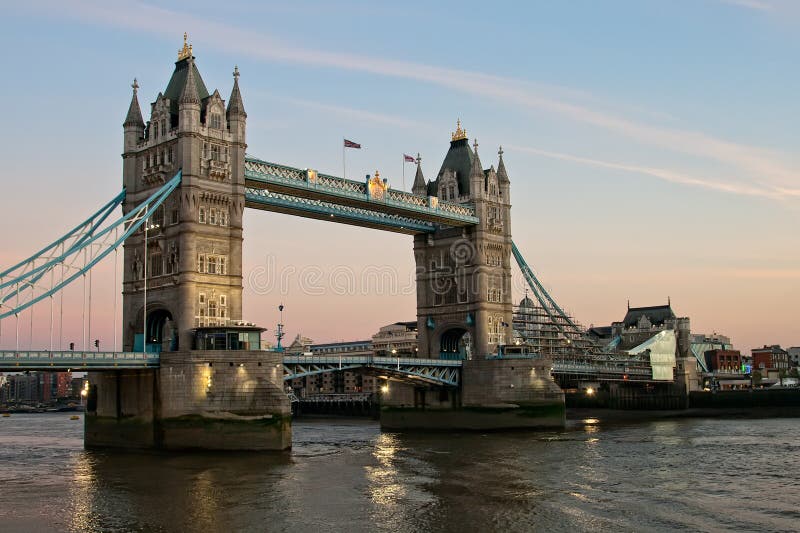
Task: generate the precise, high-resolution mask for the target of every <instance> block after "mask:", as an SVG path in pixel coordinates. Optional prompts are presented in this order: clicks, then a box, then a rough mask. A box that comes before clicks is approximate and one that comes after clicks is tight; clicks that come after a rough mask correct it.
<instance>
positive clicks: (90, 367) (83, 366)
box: [0, 351, 654, 387]
mask: <svg viewBox="0 0 800 533" xmlns="http://www.w3.org/2000/svg"><path fill="white" fill-rule="evenodd" d="M490 358H498V356H491V357H490ZM503 358H505V359H531V358H534V359H539V358H541V356H537V355H506V356H504V357H503ZM159 364H160V361H159V354H157V353H146V354H145V353H142V352H73V351H19V352H16V351H0V372H24V371H28V370H39V371H52V372H63V371H68V370H72V371H93V372H99V371H111V370H123V369H145V368H158V367H159ZM283 365H284V370H283V379H284V381H288V380H291V379H294V378H300V377H305V376H313V375H318V374H324V373H326V372H334V371H337V370H357V369H366V370H367V371H369V372H371V373H377V374H379V375H382V376H384V375H385V376H386V377H391V378H396V379H404V380H407V381H418V382H420V383H429V384H434V385H444V386H449V387H457V386H458V385H459V384H460V379H461V372H460V370H461V366H462V361H461V360H453V359H422V358H403V357H375V356H341V357H340V356H304V355H285V356H284V358H283ZM553 374H554V375H565V376H574V377H576V378H580V379H593V380H599V381H630V382H654V380H653V377H652V371H651V370H650V367H649V366H646V365H644V364H642V363H641V362H638V364H633V362H632V361H625V360H619V361H611V360H609V361H595V362H579V361H559V360H556V361H554V363H553Z"/></svg>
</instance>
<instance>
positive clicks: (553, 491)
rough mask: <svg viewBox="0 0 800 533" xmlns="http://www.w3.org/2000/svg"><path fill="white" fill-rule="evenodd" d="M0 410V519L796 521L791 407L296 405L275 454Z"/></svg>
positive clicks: (669, 525) (713, 526)
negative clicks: (515, 411)
mask: <svg viewBox="0 0 800 533" xmlns="http://www.w3.org/2000/svg"><path fill="white" fill-rule="evenodd" d="M82 431H83V420H82V419H81V420H79V421H74V420H70V419H69V414H55V413H54V414H33V415H21V414H15V415H13V416H11V417H9V418H0V459H1V461H0V530H2V531H5V532H10V531H204V532H208V531H291V532H304V531H589V530H591V531H666V530H675V529H689V530H695V531H720V530H737V531H743V530H751V531H767V530H769V531H796V530H797V524H798V523H799V522H798V520H800V483H798V482H797V478H798V477H799V476H800V419H796V418H782V419H738V420H719V419H680V420H659V421H649V422H631V423H622V424H620V423H617V424H614V425H606V424H601V423H598V421H597V420H594V419H586V420H583V421H572V422H570V423H569V426H568V429H567V430H566V431H563V432H547V433H491V434H479V433H459V434H434V435H399V434H387V433H381V432H380V430H379V428H378V426H377V424H376V423H375V422H372V421H365V420H347V419H329V420H299V421H295V423H294V447H293V450H292V451H291V453H285V454H267V455H263V454H262V455H257V454H236V453H220V454H205V453H188V454H149V453H141V454H140V453H116V452H113V453H112V452H96V451H86V450H84V449H83V441H82Z"/></svg>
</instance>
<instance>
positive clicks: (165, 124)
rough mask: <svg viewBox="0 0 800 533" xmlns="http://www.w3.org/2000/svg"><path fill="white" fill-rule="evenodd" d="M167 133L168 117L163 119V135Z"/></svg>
mask: <svg viewBox="0 0 800 533" xmlns="http://www.w3.org/2000/svg"><path fill="white" fill-rule="evenodd" d="M166 134H167V121H166V119H163V118H162V119H161V135H166Z"/></svg>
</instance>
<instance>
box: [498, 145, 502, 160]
mask: <svg viewBox="0 0 800 533" xmlns="http://www.w3.org/2000/svg"><path fill="white" fill-rule="evenodd" d="M497 155H499V156H500V157H503V147H502V146H501V147H500V149H499V150H498V151H497Z"/></svg>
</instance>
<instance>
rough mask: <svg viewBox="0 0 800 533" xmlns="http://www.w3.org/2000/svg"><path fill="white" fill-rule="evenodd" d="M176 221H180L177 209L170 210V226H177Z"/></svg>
mask: <svg viewBox="0 0 800 533" xmlns="http://www.w3.org/2000/svg"><path fill="white" fill-rule="evenodd" d="M178 220H180V216H179V213H178V210H177V209H173V210H172V218H171V219H170V223H171V224H177V223H178Z"/></svg>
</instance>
